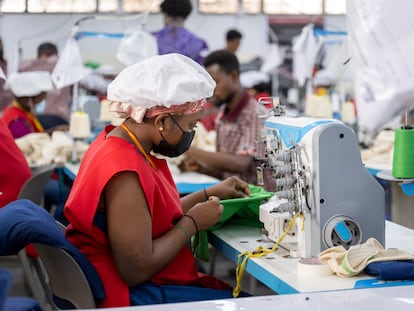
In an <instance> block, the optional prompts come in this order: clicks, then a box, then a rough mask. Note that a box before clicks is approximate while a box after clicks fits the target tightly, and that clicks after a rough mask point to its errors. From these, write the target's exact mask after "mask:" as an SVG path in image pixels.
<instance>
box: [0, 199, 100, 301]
mask: <svg viewBox="0 0 414 311" xmlns="http://www.w3.org/2000/svg"><path fill="white" fill-rule="evenodd" d="M0 241H1V243H0V256H9V255H14V254H17V253H21V250H22V249H23V248H24V247H25V246H26V245H28V244H29V243H32V244H33V246H34V247H35V249H36V251H37V252H38V255H39V259H40V262H41V264H42V266H43V267H44V270H46V273H41V271H40V273H37V275H38V277H39V278H46V280H45V279H43V281H42V282H41V283H42V284H45V283H47V282H49V287H50V289H51V293H50V292H47V293H46V294H47V295H49V296H53V300H52V301H51V303H52V304H55V306H54V307H55V308H60V309H68V308H69V309H70V308H71V309H73V308H95V301H99V300H103V299H104V298H105V290H104V287H103V284H102V281H101V279H100V277H99V274H98V273H97V271H96V270H95V268H94V266H93V265H92V264H91V263H90V262H89V260H88V259H87V258H86V256H85V255H83V254H82V253H81V252H80V251H79V249H77V248H76V247H75V246H74V245H73V244H71V243H70V242H69V241H68V240H66V238H65V236H64V230H63V227H62V225H60V224H58V223H57V222H56V221H55V219H54V218H53V217H52V216H51V215H50V213H48V212H47V211H46V210H45V209H44V208H42V207H40V206H38V205H36V204H34V203H33V202H32V201H29V200H16V201H14V202H12V203H9V204H7V205H6V206H4V207H3V208H1V209H0ZM59 279H60V280H59ZM85 280H86V281H85ZM88 288H89V290H88ZM48 298H50V297H48ZM50 300H51V299H49V301H50Z"/></svg>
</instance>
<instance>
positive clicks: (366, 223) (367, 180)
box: [256, 106, 385, 258]
mask: <svg viewBox="0 0 414 311" xmlns="http://www.w3.org/2000/svg"><path fill="white" fill-rule="evenodd" d="M264 129H265V130H264V131H263V133H262V137H261V138H260V139H259V141H258V148H257V150H259V153H258V154H256V156H257V157H258V158H261V159H262V160H265V161H264V162H265V165H263V166H262V167H259V168H258V180H262V179H263V178H262V176H261V174H263V173H264V172H266V173H267V174H269V173H271V174H272V178H271V181H272V183H273V184H267V185H264V186H265V188H267V189H271V190H272V191H275V195H274V196H273V197H272V198H271V199H269V201H268V202H266V203H264V204H262V205H261V206H260V209H259V219H260V221H261V222H263V224H264V229H265V230H264V231H265V233H266V235H267V236H268V237H269V238H270V239H271V240H273V241H275V242H277V241H279V240H282V239H281V238H283V240H282V241H281V243H280V246H282V247H285V248H287V249H288V250H289V251H290V256H292V257H302V258H305V257H313V256H316V255H317V254H318V253H319V252H321V251H322V250H324V249H326V248H329V247H333V246H337V245H343V246H344V247H345V248H349V247H350V246H351V245H355V244H359V243H362V242H365V241H366V240H367V239H368V238H369V237H374V238H376V239H377V240H378V241H380V242H381V243H382V244H383V245H384V242H385V237H384V234H385V233H384V231H385V194H384V190H383V188H382V187H381V185H380V184H379V183H378V182H377V181H376V180H375V178H374V177H372V176H371V175H370V173H369V172H368V170H367V169H366V168H365V167H364V165H363V163H362V161H361V156H360V152H359V150H358V143H357V139H356V135H355V133H354V131H353V130H352V129H351V128H350V127H349V126H347V125H345V124H344V123H342V122H340V121H338V120H334V119H316V118H306V117H294V116H288V115H286V114H285V113H284V111H283V107H280V106H277V107H275V109H274V116H270V117H268V118H267V119H266V120H265V122H264ZM260 144H262V146H260ZM263 180H264V182H266V178H264V179H263ZM289 225H290V226H291V227H290V228H289ZM284 232H286V235H285V236H284V237H283V235H284Z"/></svg>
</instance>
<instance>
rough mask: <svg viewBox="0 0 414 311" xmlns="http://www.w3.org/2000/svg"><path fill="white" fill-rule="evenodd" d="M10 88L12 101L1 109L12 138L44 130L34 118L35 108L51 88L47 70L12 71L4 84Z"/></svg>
mask: <svg viewBox="0 0 414 311" xmlns="http://www.w3.org/2000/svg"><path fill="white" fill-rule="evenodd" d="M5 88H6V89H9V90H11V92H12V94H13V95H14V98H15V99H14V101H13V103H12V104H11V105H9V106H7V107H6V108H5V109H4V111H3V116H2V118H3V120H4V121H5V122H6V125H7V126H8V128H9V130H10V132H11V133H12V135H13V137H14V138H19V137H22V136H24V135H27V134H29V133H39V132H44V129H43V126H42V124H41V123H40V122H39V120H38V119H37V118H36V114H35V112H36V111H35V109H36V106H37V105H40V104H41V102H42V101H43V100H44V99H45V97H46V92H48V91H50V90H52V89H53V85H52V79H51V77H50V74H49V72H47V71H32V72H22V73H13V74H11V75H10V76H9V78H8V79H7V81H6V85H5Z"/></svg>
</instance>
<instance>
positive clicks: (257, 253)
mask: <svg viewBox="0 0 414 311" xmlns="http://www.w3.org/2000/svg"><path fill="white" fill-rule="evenodd" d="M299 217H300V218H302V231H303V230H304V224H305V221H304V220H305V217H304V216H303V214H302V213H297V214H295V216H293V218H292V219H291V220H290V222H289V225H288V227H287V228H286V230H285V231H284V232H283V234H282V235H281V236H280V238H279V240H277V241H276V243H275V244H274V245H273V247H272V248H271V249H267V248H265V247H263V246H261V245H260V246H258V247H257V248H256V249H255V250H254V251H252V252H249V251H247V252H243V253H241V254H240V255H239V256H238V257H239V259H238V260H237V266H236V286H235V287H234V288H233V297H234V298H236V297H238V296H239V294H240V291H241V281H242V278H243V273H244V269H245V268H246V264H247V260H248V259H249V258H258V257H262V256H266V255H267V254H270V253H273V252H274V251H276V249H277V248H278V246H279V244H280V243H282V241H283V239H284V238H285V237H286V235H287V233H288V232H289V231H290V229H292V226H293V224H294V223H295V221H296V219H297V218H299Z"/></svg>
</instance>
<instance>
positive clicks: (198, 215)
mask: <svg viewBox="0 0 414 311" xmlns="http://www.w3.org/2000/svg"><path fill="white" fill-rule="evenodd" d="M187 214H188V215H190V216H191V217H193V218H194V220H195V221H196V223H197V227H198V230H207V229H208V228H210V227H212V226H214V225H215V224H216V223H217V222H218V221H219V220H220V217H221V214H223V205H221V204H220V199H219V198H218V197H215V196H210V198H209V199H208V201H205V202H201V203H197V204H196V205H194V207H192V208H191V209H190V210H189V211H188V212H187Z"/></svg>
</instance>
